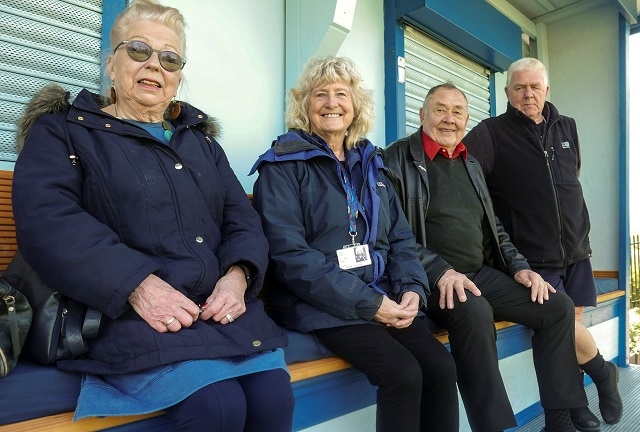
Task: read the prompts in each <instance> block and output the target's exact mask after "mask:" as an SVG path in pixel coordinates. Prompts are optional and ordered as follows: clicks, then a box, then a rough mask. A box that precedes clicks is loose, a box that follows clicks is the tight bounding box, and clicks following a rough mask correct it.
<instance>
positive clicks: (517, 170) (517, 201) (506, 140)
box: [464, 58, 622, 431]
mask: <svg viewBox="0 0 640 432" xmlns="http://www.w3.org/2000/svg"><path fill="white" fill-rule="evenodd" d="M505 92H506V94H507V98H508V100H509V103H508V105H507V112H506V113H504V114H502V115H500V116H498V117H495V118H490V119H486V120H484V121H482V122H481V123H480V124H479V125H477V126H476V127H475V128H473V129H472V130H471V132H469V134H468V135H467V136H466V137H465V139H464V142H465V144H466V145H467V147H468V149H469V151H470V152H471V153H473V155H474V156H476V157H477V158H478V160H479V162H480V165H481V166H482V169H483V171H484V174H485V175H486V179H487V184H488V186H489V191H490V193H491V196H492V198H493V203H494V207H495V211H496V214H497V216H498V217H499V218H500V220H501V221H502V222H503V223H504V227H505V229H506V231H507V232H508V233H509V236H510V237H511V239H512V240H513V243H514V244H515V245H516V246H517V247H518V250H520V251H521V252H522V253H523V254H524V255H525V256H526V257H527V259H528V261H529V263H530V264H531V267H532V268H533V269H534V270H535V271H536V272H538V273H539V274H540V275H541V276H542V277H544V278H545V280H546V281H547V282H549V283H550V284H551V285H552V286H554V287H555V288H556V289H557V290H559V291H562V292H565V293H567V294H568V295H569V297H571V299H572V300H573V302H574V304H575V316H576V354H577V357H578V363H579V364H580V367H581V368H582V369H583V370H584V371H585V372H586V373H587V374H588V375H589V376H590V377H591V378H592V379H593V381H594V382H595V383H596V387H597V389H598V396H599V399H600V413H601V414H602V418H603V419H604V421H605V422H607V423H610V424H615V423H617V422H619V421H620V418H621V417H622V400H621V399H620V394H619V393H618V385H617V381H618V370H617V367H616V366H615V365H614V364H613V363H611V362H605V361H604V358H603V357H602V355H600V353H599V352H598V348H597V346H596V342H595V340H594V339H593V336H592V335H591V333H589V330H587V328H586V327H585V326H584V325H583V324H582V314H583V311H584V306H595V305H596V286H595V281H594V278H593V270H592V268H591V262H590V256H591V247H590V245H589V228H590V223H589V213H588V212H587V206H586V204H585V200H584V196H583V193H582V186H581V185H580V181H579V180H578V176H579V173H580V146H579V141H578V133H577V130H576V122H575V120H574V119H572V118H570V117H566V116H563V115H560V114H559V113H558V110H557V109H556V107H555V106H553V105H552V104H551V103H549V102H545V100H546V97H547V93H548V92H549V84H548V77H547V70H546V68H545V66H544V64H543V63H541V62H540V61H539V60H536V59H533V58H523V59H520V60H518V61H516V62H514V63H513V64H512V65H511V66H510V67H509V70H508V72H507V86H506V87H505ZM523 191H526V193H523ZM571 417H572V419H573V421H574V424H575V425H576V427H577V428H578V429H579V430H581V431H597V430H600V421H599V420H598V418H597V417H596V416H595V415H593V413H591V411H589V409H588V408H587V407H584V408H582V409H577V410H572V411H571Z"/></svg>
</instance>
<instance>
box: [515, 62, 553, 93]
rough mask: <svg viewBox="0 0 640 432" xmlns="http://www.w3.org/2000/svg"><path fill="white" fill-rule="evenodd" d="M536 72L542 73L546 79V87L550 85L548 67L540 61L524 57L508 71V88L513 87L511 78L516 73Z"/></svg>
mask: <svg viewBox="0 0 640 432" xmlns="http://www.w3.org/2000/svg"><path fill="white" fill-rule="evenodd" d="M522 71H536V72H541V73H542V75H543V77H544V85H546V86H548V85H549V74H548V73H547V67H546V66H545V65H544V63H542V62H541V61H540V60H538V59H536V58H533V57H524V58H521V59H520V60H516V61H514V62H513V63H511V66H509V69H508V70H507V88H508V87H511V77H512V75H513V73H514V72H522Z"/></svg>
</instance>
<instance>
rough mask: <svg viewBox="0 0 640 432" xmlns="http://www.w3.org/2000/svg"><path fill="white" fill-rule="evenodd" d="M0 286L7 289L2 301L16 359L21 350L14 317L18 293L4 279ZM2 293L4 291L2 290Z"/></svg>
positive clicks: (0, 281) (16, 321)
mask: <svg viewBox="0 0 640 432" xmlns="http://www.w3.org/2000/svg"><path fill="white" fill-rule="evenodd" d="M0 284H2V287H3V288H5V289H6V288H8V290H7V294H5V295H3V296H2V301H3V302H4V303H5V305H6V306H7V317H8V318H9V328H10V332H11V345H12V347H13V357H14V358H16V357H18V356H19V355H20V352H21V350H22V344H21V343H20V330H19V329H18V318H17V316H16V298H15V295H16V294H17V293H18V292H17V291H16V289H15V288H13V287H12V286H11V285H9V284H8V283H7V281H5V280H4V279H2V278H0ZM3 291H4V290H3Z"/></svg>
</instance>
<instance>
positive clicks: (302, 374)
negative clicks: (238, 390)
mask: <svg viewBox="0 0 640 432" xmlns="http://www.w3.org/2000/svg"><path fill="white" fill-rule="evenodd" d="M12 181H13V172H12V171H1V170H0V271H4V270H5V269H6V267H7V265H8V264H9V262H10V261H11V259H12V257H13V255H14V254H15V253H16V250H17V242H16V230H15V223H14V219H13V212H12V209H11V184H12ZM594 275H595V276H596V277H603V278H617V277H618V275H617V272H594ZM621 296H624V291H621V290H618V291H614V292H611V293H607V294H601V295H599V296H598V302H599V303H600V302H604V301H608V300H612V299H615V298H617V297H621ZM514 325H515V324H514V323H510V322H505V321H501V322H496V329H497V330H500V329H504V328H507V327H511V326H514ZM436 337H437V338H438V339H439V340H440V341H441V342H442V343H444V344H446V343H448V342H449V337H448V334H447V332H440V333H436ZM350 367H351V365H349V364H348V363H347V362H345V361H344V360H342V359H340V358H338V357H329V358H323V359H319V360H313V361H307V362H299V363H293V364H290V365H289V372H290V373H291V382H292V383H296V382H299V381H303V380H306V379H311V378H316V377H320V376H323V375H327V374H331V373H333V372H339V371H343V370H346V369H349V368H350ZM0 384H1V382H0ZM9 397H10V396H9ZM159 415H162V412H156V413H151V414H145V415H135V416H120V417H105V418H85V419H82V420H79V421H77V422H72V418H73V412H67V413H61V414H56V415H52V416H47V417H40V418H36V419H32V420H26V421H23V422H19V423H13V424H8V425H2V426H0V432H31V431H50V432H57V431H60V432H75V431H78V432H80V431H82V432H87V431H99V430H104V429H108V428H112V427H115V426H120V425H124V424H128V423H132V422H136V421H139V420H144V419H147V418H151V417H156V416H159Z"/></svg>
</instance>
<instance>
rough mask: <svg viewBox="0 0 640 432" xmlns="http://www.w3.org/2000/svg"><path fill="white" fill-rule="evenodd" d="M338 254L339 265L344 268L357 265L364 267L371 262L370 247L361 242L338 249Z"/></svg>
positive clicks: (347, 268)
mask: <svg viewBox="0 0 640 432" xmlns="http://www.w3.org/2000/svg"><path fill="white" fill-rule="evenodd" d="M336 254H337V255H338V265H339V266H340V268H341V269H343V270H349V269H352V268H356V267H364V266H368V265H369V264H371V257H370V256H369V247H368V246H367V245H361V244H358V243H356V244H349V245H346V246H343V247H342V249H338V250H337V251H336Z"/></svg>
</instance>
